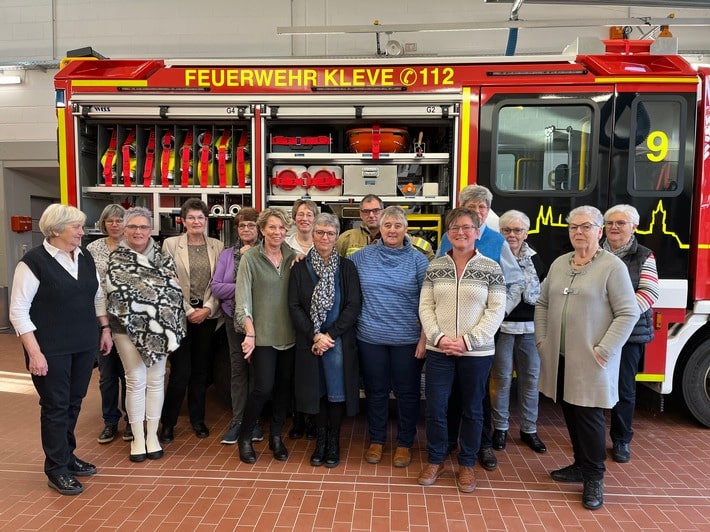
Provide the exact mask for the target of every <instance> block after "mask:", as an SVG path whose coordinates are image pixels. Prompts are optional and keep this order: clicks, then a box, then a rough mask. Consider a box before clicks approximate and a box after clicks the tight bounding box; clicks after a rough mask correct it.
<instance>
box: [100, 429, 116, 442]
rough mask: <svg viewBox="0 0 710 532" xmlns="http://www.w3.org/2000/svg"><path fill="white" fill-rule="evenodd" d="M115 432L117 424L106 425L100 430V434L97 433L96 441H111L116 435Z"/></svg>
mask: <svg viewBox="0 0 710 532" xmlns="http://www.w3.org/2000/svg"><path fill="white" fill-rule="evenodd" d="M117 432H118V426H117V425H106V426H105V427H104V430H102V431H101V434H99V437H98V438H96V441H97V442H99V443H111V442H112V441H113V439H114V438H115V437H116V433H117Z"/></svg>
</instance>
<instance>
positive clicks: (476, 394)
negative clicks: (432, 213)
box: [417, 207, 506, 493]
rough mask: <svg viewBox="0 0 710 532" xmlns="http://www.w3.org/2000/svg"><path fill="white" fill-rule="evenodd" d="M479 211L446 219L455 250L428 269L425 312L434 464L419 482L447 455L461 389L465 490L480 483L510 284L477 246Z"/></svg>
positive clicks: (429, 478)
mask: <svg viewBox="0 0 710 532" xmlns="http://www.w3.org/2000/svg"><path fill="white" fill-rule="evenodd" d="M480 225H481V221H480V218H479V216H478V214H477V213H476V212H474V211H471V210H468V209H466V208H463V207H459V208H456V209H454V210H452V211H451V212H450V213H449V214H447V216H446V227H447V231H448V235H449V239H450V241H451V244H452V249H451V250H450V251H449V252H448V253H446V254H445V255H444V256H442V257H439V258H437V259H435V260H434V261H433V262H432V263H431V264H430V265H429V268H428V269H427V272H426V277H425V278H424V285H423V287H422V293H421V298H420V300H419V317H420V319H421V322H422V327H423V329H424V333H425V334H426V342H427V363H426V434H427V453H428V463H427V465H426V466H425V467H424V469H423V470H422V472H421V473H420V475H419V478H418V480H417V481H418V482H419V484H421V485H423V486H430V485H431V484H434V482H436V480H437V478H438V477H439V476H441V474H442V473H443V471H444V463H445V461H446V459H447V457H448V433H449V431H448V421H447V411H448V404H449V397H450V395H451V391H452V386H459V389H460V394H461V406H462V413H463V415H462V418H461V429H460V432H459V434H460V437H459V440H460V444H461V452H460V453H459V454H458V462H459V472H458V474H457V478H456V481H457V485H458V488H459V491H461V492H463V493H470V492H472V491H473V490H474V489H475V488H476V480H475V476H474V471H473V468H474V466H475V465H476V455H477V453H478V449H479V447H480V445H481V427H482V425H483V396H484V395H485V393H486V386H487V379H488V375H489V373H490V371H491V365H492V364H493V354H494V352H495V344H494V341H493V338H494V336H495V333H496V331H497V330H498V328H499V327H500V324H501V322H502V321H503V317H504V316H505V304H506V287H505V279H504V277H503V271H502V270H501V268H500V266H499V265H498V263H497V262H495V261H493V260H491V259H489V258H488V257H486V256H484V255H483V254H482V253H480V252H479V251H477V250H476V239H477V238H478V235H479V227H480Z"/></svg>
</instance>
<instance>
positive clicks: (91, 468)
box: [67, 457, 96, 477]
mask: <svg viewBox="0 0 710 532" xmlns="http://www.w3.org/2000/svg"><path fill="white" fill-rule="evenodd" d="M67 469H69V473H71V474H72V476H75V477H90V476H91V475H95V474H96V466H95V465H94V464H90V463H89V462H84V461H83V460H80V459H79V458H76V457H75V458H74V460H73V461H72V462H69V465H68V466H67Z"/></svg>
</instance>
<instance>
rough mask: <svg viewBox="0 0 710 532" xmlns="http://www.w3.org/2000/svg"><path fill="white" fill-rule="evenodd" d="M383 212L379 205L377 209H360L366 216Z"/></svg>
mask: <svg viewBox="0 0 710 532" xmlns="http://www.w3.org/2000/svg"><path fill="white" fill-rule="evenodd" d="M381 212H382V209H381V208H380V207H377V208H376V209H360V213H361V214H364V215H365V216H370V215H371V214H379V213H381Z"/></svg>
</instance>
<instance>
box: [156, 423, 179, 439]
mask: <svg viewBox="0 0 710 532" xmlns="http://www.w3.org/2000/svg"><path fill="white" fill-rule="evenodd" d="M174 439H175V435H174V434H173V427H168V426H166V425H163V426H162V427H161V428H160V433H159V434H158V441H159V442H160V443H170V442H171V441H173V440H174Z"/></svg>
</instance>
